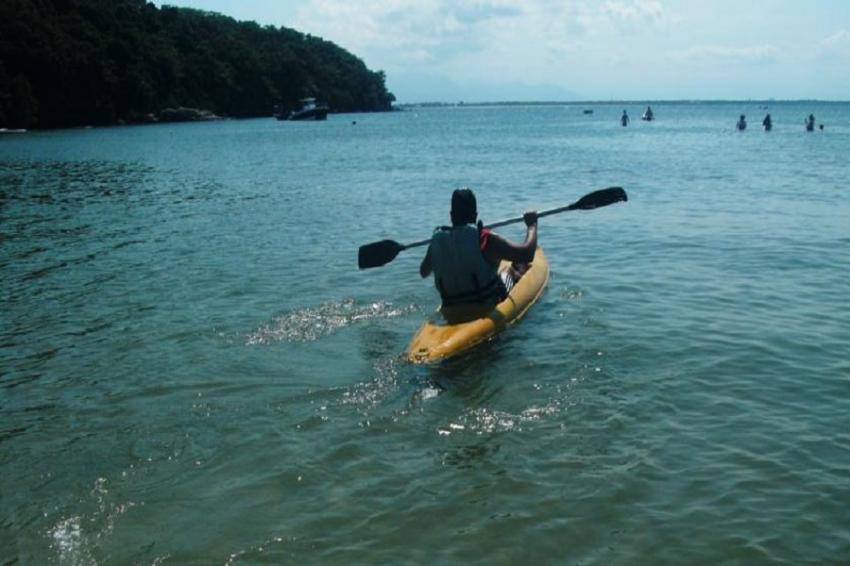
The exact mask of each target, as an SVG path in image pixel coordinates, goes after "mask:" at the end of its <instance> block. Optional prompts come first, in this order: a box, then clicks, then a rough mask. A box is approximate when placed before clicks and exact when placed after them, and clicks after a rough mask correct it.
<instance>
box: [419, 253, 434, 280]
mask: <svg viewBox="0 0 850 566" xmlns="http://www.w3.org/2000/svg"><path fill="white" fill-rule="evenodd" d="M432 270H433V268H432V267H431V246H428V251H427V252H425V257H423V258H422V263H420V264H419V275H421V276H422V278H423V279H424V278H426V277H428V276H429V275H431V271H432Z"/></svg>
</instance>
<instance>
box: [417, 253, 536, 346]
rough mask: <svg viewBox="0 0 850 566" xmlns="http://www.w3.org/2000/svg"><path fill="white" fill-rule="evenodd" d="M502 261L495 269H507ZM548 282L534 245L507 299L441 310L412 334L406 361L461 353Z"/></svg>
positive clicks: (514, 316)
mask: <svg viewBox="0 0 850 566" xmlns="http://www.w3.org/2000/svg"><path fill="white" fill-rule="evenodd" d="M508 266H510V262H507V261H503V262H502V264H501V265H500V266H499V270H500V271H501V270H504V269H507V268H508ZM548 281H549V262H547V261H546V256H545V255H543V250H542V249H541V248H540V247H539V246H538V247H537V251H536V252H535V253H534V261H532V263H531V266H530V267H529V269H528V271H527V272H526V273H525V275H523V276H522V278H521V279H520V280H519V282H518V283H517V284H515V285H514V287H513V289H511V291H510V293H508V298H507V299H505V300H504V301H502V302H501V303H499V304H497V305H496V306H489V305H487V306H480V305H456V306H449V307H441V308H439V309H437V314H436V315H435V316H434V317H432V318H433V319H434V320H429V321H427V322H426V323H425V324H423V325H422V327H421V328H420V329H419V331H418V332H417V333H416V335H415V336H414V337H413V340H411V342H410V345H409V346H408V347H407V359H408V360H410V361H411V362H413V363H428V362H434V361H437V360H441V359H445V358H449V357H452V356H455V355H457V354H460V353H461V352H465V351H466V350H468V349H470V348H472V347H473V346H475V345H477V344H480V343H481V342H484V341H485V340H488V339H490V338H492V337H493V336H495V335H496V334H498V333H499V332H501V331H502V330H504V329H505V327H507V326H509V325H510V324H513V323H514V322H516V321H517V320H519V319H520V318H522V316H523V315H524V314H525V312H526V311H527V310H528V309H529V308H530V307H531V305H533V304H534V303H536V302H537V299H539V298H540V295H542V294H543V290H544V289H545V288H546V283H548Z"/></svg>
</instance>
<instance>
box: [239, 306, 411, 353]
mask: <svg viewBox="0 0 850 566" xmlns="http://www.w3.org/2000/svg"><path fill="white" fill-rule="evenodd" d="M413 310H415V307H414V306H413V305H408V306H404V307H397V306H394V305H393V304H392V303H387V302H378V303H370V304H367V305H358V304H357V303H356V302H355V301H354V300H353V299H346V300H344V301H342V302H337V303H325V304H323V305H321V306H318V307H310V308H305V309H300V310H296V311H293V312H290V313H286V314H283V315H281V316H278V317H276V318H274V319H273V320H272V321H271V322H270V323H268V324H264V325H262V326H260V327H259V328H258V329H257V330H255V331H254V332H252V333H250V334H249V335H248V336H247V338H246V339H245V343H246V344H247V345H255V344H272V343H275V342H312V341H314V340H318V339H319V338H322V337H324V336H327V335H329V334H332V333H333V332H336V331H337V330H340V329H342V328H346V327H348V326H351V325H352V324H355V323H357V322H362V321H367V320H373V319H381V318H394V317H398V316H403V315H405V314H407V313H410V312H412V311H413Z"/></svg>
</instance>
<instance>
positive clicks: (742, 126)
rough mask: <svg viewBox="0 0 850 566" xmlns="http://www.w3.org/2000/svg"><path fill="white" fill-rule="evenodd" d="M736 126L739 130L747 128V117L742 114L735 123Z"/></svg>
mask: <svg viewBox="0 0 850 566" xmlns="http://www.w3.org/2000/svg"><path fill="white" fill-rule="evenodd" d="M735 127H736V128H738V131H739V132H743V131H744V130H746V129H747V118H746V116H744V115H743V114H741V117H740V118H738V123H737V124H735Z"/></svg>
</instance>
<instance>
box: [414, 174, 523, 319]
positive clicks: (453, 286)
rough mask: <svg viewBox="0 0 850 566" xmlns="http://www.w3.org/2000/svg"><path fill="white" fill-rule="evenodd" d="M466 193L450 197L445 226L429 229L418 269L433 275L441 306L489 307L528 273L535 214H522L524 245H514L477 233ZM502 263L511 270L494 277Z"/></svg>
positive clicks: (473, 202) (471, 196) (472, 195)
mask: <svg viewBox="0 0 850 566" xmlns="http://www.w3.org/2000/svg"><path fill="white" fill-rule="evenodd" d="M477 219H478V205H477V202H476V199H475V193H473V192H472V190H471V189H467V188H463V189H457V190H455V191H454V192H453V193H452V209H451V220H452V225H451V226H443V227H440V228H437V229H436V230H434V234H433V236H432V237H431V243H430V245H429V246H428V251H427V252H426V253H425V257H424V258H423V259H422V263H421V264H420V266H419V274H420V275H421V276H422V278H423V279H424V278H426V277H428V276H429V275H431V273H433V274H434V285H435V286H436V287H437V290H438V291H439V293H440V298H441V299H442V302H443V306H449V305H456V304H482V303H484V304H486V303H490V304H495V303H499V302H501V301H503V300H504V299H505V298H507V294H508V292H509V291H510V288H511V287H512V286H513V285H514V284H515V283H516V282H517V281H519V279H520V277H522V274H523V273H525V271H526V270H527V269H528V264H529V263H530V262H531V260H532V259H533V258H534V252H535V251H536V250H537V211H534V210H531V211H527V212H525V213H524V214H523V221H524V222H525V225H526V226H527V232H526V236H525V242H523V243H522V244H516V243H513V242H511V241H509V240H506V239H504V238H502V237H501V236H499V235H497V234H495V233H494V232H492V231H490V230H489V229H486V228H483V225H482V223H481V222H478V223H477V224H476V221H477ZM502 260H507V261H510V262H512V265H511V267H510V268H509V269H508V270H506V271H504V272H502V273H501V274H500V273H499V263H500V262H501V261H502Z"/></svg>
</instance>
